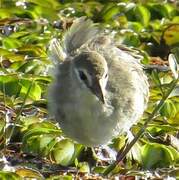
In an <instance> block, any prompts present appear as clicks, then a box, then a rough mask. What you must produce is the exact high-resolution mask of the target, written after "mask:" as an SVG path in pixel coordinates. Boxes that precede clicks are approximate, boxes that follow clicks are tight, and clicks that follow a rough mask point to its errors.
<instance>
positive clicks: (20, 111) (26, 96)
mask: <svg viewBox="0 0 179 180" xmlns="http://www.w3.org/2000/svg"><path fill="white" fill-rule="evenodd" d="M33 83H34V80H33V81H32V82H31V84H30V86H29V88H28V90H27V93H26V95H25V97H24V100H23V102H22V105H21V107H20V110H19V111H18V113H17V116H16V118H15V120H14V125H13V127H12V130H11V131H10V134H9V142H10V141H11V138H12V135H13V133H14V130H15V126H16V124H17V121H18V119H19V116H20V115H21V113H22V110H23V108H24V105H25V102H26V100H27V98H28V95H29V93H30V90H31V88H32V86H33Z"/></svg>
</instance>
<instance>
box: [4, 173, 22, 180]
mask: <svg viewBox="0 0 179 180" xmlns="http://www.w3.org/2000/svg"><path fill="white" fill-rule="evenodd" d="M0 179H2V180H6V179H10V180H21V177H20V176H19V175H17V174H15V173H14V172H8V171H0Z"/></svg>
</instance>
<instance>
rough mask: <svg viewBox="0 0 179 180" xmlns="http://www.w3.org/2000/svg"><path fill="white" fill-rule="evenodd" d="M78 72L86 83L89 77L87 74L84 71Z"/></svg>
mask: <svg viewBox="0 0 179 180" xmlns="http://www.w3.org/2000/svg"><path fill="white" fill-rule="evenodd" d="M78 72H79V76H80V79H81V80H83V81H86V80H87V76H86V75H85V73H84V72H83V71H78Z"/></svg>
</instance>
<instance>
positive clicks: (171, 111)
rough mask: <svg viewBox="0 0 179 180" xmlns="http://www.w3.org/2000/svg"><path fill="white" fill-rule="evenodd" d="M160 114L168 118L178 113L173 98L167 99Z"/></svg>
mask: <svg viewBox="0 0 179 180" xmlns="http://www.w3.org/2000/svg"><path fill="white" fill-rule="evenodd" d="M160 114H161V115H162V116H164V117H167V118H173V117H175V115H176V108H175V105H174V103H173V102H172V101H171V100H169V99H168V100H167V101H165V103H164V105H163V106H162V108H161V109H160Z"/></svg>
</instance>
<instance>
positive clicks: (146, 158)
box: [142, 143, 175, 169]
mask: <svg viewBox="0 0 179 180" xmlns="http://www.w3.org/2000/svg"><path fill="white" fill-rule="evenodd" d="M142 161H143V167H144V168H145V169H155V168H162V167H169V166H170V165H173V164H174V162H175V153H174V152H173V151H172V150H171V149H170V148H168V147H167V146H165V145H162V144H157V143H147V144H145V145H144V146H143V147H142Z"/></svg>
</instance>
